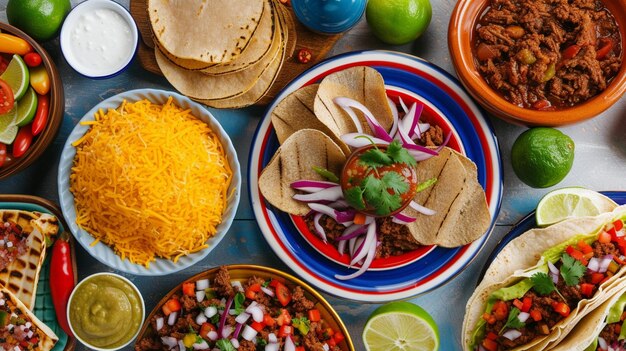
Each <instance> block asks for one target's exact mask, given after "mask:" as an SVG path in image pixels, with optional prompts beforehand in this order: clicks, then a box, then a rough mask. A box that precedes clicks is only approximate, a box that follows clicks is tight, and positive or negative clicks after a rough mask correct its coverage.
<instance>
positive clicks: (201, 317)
mask: <svg viewBox="0 0 626 351" xmlns="http://www.w3.org/2000/svg"><path fill="white" fill-rule="evenodd" d="M208 320H209V319H208V318H207V317H206V316H205V315H204V314H202V313H198V315H197V316H196V324H197V325H202V324H204V323H206V322H207V321H208Z"/></svg>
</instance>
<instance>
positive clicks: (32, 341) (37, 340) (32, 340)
mask: <svg viewBox="0 0 626 351" xmlns="http://www.w3.org/2000/svg"><path fill="white" fill-rule="evenodd" d="M38 342H39V338H38V337H33V338H31V339H30V343H31V344H33V345H37V343H38Z"/></svg>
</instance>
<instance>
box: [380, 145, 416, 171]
mask: <svg viewBox="0 0 626 351" xmlns="http://www.w3.org/2000/svg"><path fill="white" fill-rule="evenodd" d="M387 155H389V157H391V159H392V160H393V161H394V162H396V163H404V164H407V165H409V166H415V165H416V164H417V162H416V161H415V158H414V157H413V156H411V154H409V151H408V150H407V149H405V148H403V147H402V144H400V142H399V141H398V140H394V141H392V142H391V143H390V144H389V146H387Z"/></svg>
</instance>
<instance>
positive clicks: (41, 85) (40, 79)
mask: <svg viewBox="0 0 626 351" xmlns="http://www.w3.org/2000/svg"><path fill="white" fill-rule="evenodd" d="M30 86H32V87H33V89H35V91H36V92H37V94H39V95H46V94H48V92H49V91H50V76H48V71H46V67H44V66H39V67H33V68H31V69H30Z"/></svg>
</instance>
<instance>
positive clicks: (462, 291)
mask: <svg viewBox="0 0 626 351" xmlns="http://www.w3.org/2000/svg"><path fill="white" fill-rule="evenodd" d="M79 2H81V1H80V0H72V5H76V4H77V3H79ZM118 2H120V3H121V4H122V5H124V6H128V0H118ZM6 3H7V0H0V20H2V21H6V13H5V8H6ZM431 3H432V6H433V19H432V22H431V24H430V27H429V28H428V30H427V32H426V33H425V34H424V35H423V36H422V37H421V38H419V39H418V40H417V41H415V42H414V43H412V44H407V45H404V46H390V45H386V44H384V43H382V42H380V41H379V40H377V39H376V38H375V37H373V36H372V34H371V33H370V31H369V29H368V27H367V24H366V23H365V20H364V19H363V20H362V21H361V22H360V23H359V24H358V25H357V26H356V27H355V28H353V29H352V30H351V31H349V32H348V33H346V35H345V36H344V37H343V38H342V39H341V40H340V41H339V42H338V44H337V45H336V46H335V48H334V49H333V50H332V52H331V55H333V54H338V53H342V52H346V51H352V50H362V49H386V50H396V51H402V52H406V53H411V54H413V55H416V56H420V57H422V58H425V59H427V60H430V61H431V62H434V63H435V64H437V65H439V66H441V67H442V68H444V69H445V70H447V71H448V72H451V73H454V69H453V68H452V63H451V61H450V57H449V53H448V48H447V44H446V33H447V26H448V20H449V17H450V13H451V12H452V8H453V7H454V5H455V3H456V1H454V0H431ZM45 47H46V49H47V50H48V51H49V52H50V54H51V55H52V57H53V59H54V61H55V62H56V64H57V65H58V67H59V71H60V74H61V77H62V79H63V83H64V88H65V96H66V111H65V119H64V121H63V125H62V126H61V130H60V132H59V135H58V136H57V138H56V140H55V141H54V143H53V145H52V146H51V147H50V148H49V149H48V150H47V151H46V152H45V153H44V154H43V156H42V157H41V158H40V159H39V160H38V161H37V162H36V163H35V164H33V165H32V166H30V167H29V168H28V169H27V170H25V171H23V172H21V173H20V174H18V175H16V176H13V177H12V178H9V179H6V180H2V181H0V193H15V194H32V195H37V196H41V197H44V198H46V199H50V200H53V201H56V202H58V194H57V166H58V163H59V155H60V152H61V148H62V146H63V144H64V142H65V139H66V138H67V136H68V135H69V133H70V131H71V130H72V128H73V127H74V125H75V124H76V123H77V122H78V120H79V119H80V118H81V117H82V116H83V115H84V113H85V112H87V111H88V110H89V109H91V108H92V107H93V106H94V105H96V104H97V103H99V102H100V101H102V100H103V99H105V98H108V97H110V96H112V95H115V94H117V93H120V92H123V91H126V90H130V89H137V88H160V89H169V90H171V89H172V88H171V86H170V85H169V84H168V83H167V81H165V80H164V79H163V78H161V77H159V76H156V75H154V74H151V73H148V72H146V71H145V70H143V69H142V68H141V67H140V66H139V64H138V63H137V62H134V63H133V64H132V65H131V67H130V69H128V70H127V71H126V72H124V73H123V74H122V75H119V76H117V77H114V78H111V79H106V80H90V79H86V78H84V77H81V76H79V75H78V74H77V73H76V72H74V71H73V70H72V69H71V68H70V67H69V66H68V65H67V63H66V62H65V61H64V59H63V57H62V55H61V52H60V49H59V42H58V39H57V40H54V41H51V42H49V43H46V44H45ZM211 112H212V113H213V114H214V115H215V116H216V117H217V119H218V120H219V121H220V123H222V125H223V127H224V129H225V130H226V131H227V132H228V134H229V135H230V136H231V138H232V140H233V143H234V145H235V147H236V149H237V152H238V157H239V160H240V162H241V166H242V174H243V175H244V176H243V180H244V181H243V187H242V194H241V199H242V200H241V203H240V206H239V210H238V212H237V216H236V220H235V222H234V224H233V226H232V227H231V229H230V232H229V233H228V235H227V236H226V238H225V239H224V240H223V241H222V242H221V243H220V244H219V246H218V247H217V248H216V249H215V250H214V251H213V252H212V253H211V254H210V255H209V257H207V258H206V259H204V260H203V261H201V262H200V263H199V264H196V265H195V266H193V267H190V268H188V269H186V270H184V271H182V272H180V273H176V274H173V275H168V276H164V277H158V278H145V277H136V276H128V275H127V277H128V278H129V279H131V280H132V281H133V282H134V283H135V284H137V285H138V286H139V287H140V289H141V291H142V293H143V295H144V298H145V300H146V308H147V309H148V310H151V309H152V308H153V307H154V305H155V304H156V302H157V301H158V300H159V299H160V298H161V297H162V296H163V295H164V294H165V293H167V292H168V291H169V290H170V289H172V288H173V287H174V286H176V285H177V284H179V283H180V282H181V281H183V280H184V279H185V278H187V277H189V276H191V275H194V274H196V273H198V272H200V271H204V270H206V269H207V268H210V267H214V266H216V265H221V264H234V263H254V264H260V265H267V266H272V267H275V268H278V269H281V270H284V271H287V272H290V269H289V268H288V267H286V266H285V265H284V264H283V263H282V262H281V261H280V260H279V259H278V258H277V257H276V255H275V254H274V253H273V251H272V249H271V248H270V247H269V246H268V244H267V243H266V242H265V240H264V239H263V236H262V234H261V232H260V231H259V228H258V227H257V224H256V221H255V219H254V216H253V214H252V209H251V208H250V204H249V201H248V190H247V188H248V184H247V182H246V177H245V175H246V172H247V160H248V152H249V149H250V143H251V140H252V135H253V133H254V130H255V128H256V126H257V124H258V123H259V121H260V119H261V117H262V116H263V114H264V108H263V107H250V108H246V109H242V110H213V109H211ZM491 122H492V123H493V125H494V128H495V132H496V135H497V137H498V140H499V144H500V152H501V155H502V165H503V171H504V196H503V201H502V209H501V211H500V214H499V216H498V218H497V223H496V226H495V228H494V231H493V233H492V234H491V237H490V239H489V240H488V242H487V244H486V245H485V247H484V248H483V250H482V251H481V253H480V254H479V255H478V256H477V257H476V259H475V260H474V261H473V262H472V263H471V264H470V265H469V266H468V267H467V269H465V271H463V272H462V273H461V274H459V275H458V276H457V277H456V278H454V279H453V280H451V281H450V282H449V283H448V284H446V285H444V286H443V287H440V288H438V289H436V290H435V291H433V292H431V293H428V294H425V295H422V296H419V297H416V298H413V299H411V300H410V301H411V302H414V303H416V304H419V305H421V306H422V307H424V308H425V309H426V310H427V311H428V312H430V313H431V314H432V316H433V317H434V319H435V321H436V322H437V324H438V325H439V330H440V335H441V341H442V345H441V350H446V351H448V350H460V349H461V346H460V345H461V344H460V343H461V335H460V334H461V321H462V319H463V314H464V311H465V303H466V301H467V299H468V298H469V296H470V294H471V293H472V291H473V287H474V286H475V284H476V280H477V275H478V273H479V272H480V270H481V269H482V267H483V265H484V262H485V260H486V258H487V256H488V255H489V253H490V252H491V250H492V249H493V247H494V246H495V245H496V244H497V243H498V241H499V240H500V238H502V236H504V235H505V234H506V233H507V232H508V231H509V230H510V228H511V226H512V225H513V224H515V223H516V222H517V221H518V220H520V219H521V218H522V217H523V216H524V215H525V214H527V213H528V212H529V211H531V210H533V209H534V208H535V206H536V205H537V202H538V201H539V199H540V198H541V196H543V195H544V194H545V193H547V192H548V191H550V190H554V189H555V188H559V187H564V186H584V187H587V188H590V189H594V190H626V98H622V100H621V101H620V102H618V103H617V104H616V105H614V106H613V107H612V108H611V109H609V110H608V111H606V112H605V113H603V114H602V115H601V116H599V117H597V118H595V119H593V120H590V121H587V122H584V123H580V124H577V125H573V126H568V127H564V128H560V130H562V131H563V132H564V133H566V134H568V135H569V136H570V137H571V138H572V139H574V141H575V143H576V157H575V160H574V166H573V168H572V170H571V172H570V173H569V175H568V176H567V177H566V178H565V180H564V181H563V182H561V183H560V184H558V185H557V186H556V187H553V188H548V189H532V188H529V187H528V186H526V185H524V184H523V183H522V182H520V181H519V179H517V177H516V176H515V174H514V173H513V171H512V168H511V164H510V150H511V145H512V144H513V141H514V140H515V138H516V137H517V136H518V135H519V134H520V133H522V132H523V131H524V130H525V128H524V127H521V126H515V125H511V124H508V123H505V122H502V121H500V120H499V119H496V118H491ZM77 252H78V269H79V276H80V277H81V278H82V277H85V276H87V275H89V274H92V273H95V272H100V271H111V269H109V268H108V267H106V266H104V265H102V264H100V263H99V262H97V261H96V260H95V259H93V258H92V257H91V256H90V255H89V254H88V253H87V252H85V251H84V250H83V249H82V248H79V249H78V250H77ZM325 296H326V297H327V298H328V300H329V301H330V303H331V304H332V305H333V306H334V307H335V309H336V310H337V312H338V313H339V314H340V315H341V317H342V318H343V320H344V322H345V323H346V325H347V326H348V328H349V330H350V334H351V336H352V338H353V340H354V344H355V346H356V349H357V350H363V349H364V347H363V343H362V341H361V332H362V330H363V326H364V324H365V321H366V320H367V317H368V316H369V314H370V313H371V312H372V311H373V310H374V309H375V308H376V307H378V305H375V304H360V303H355V302H350V301H346V300H343V299H340V298H335V297H332V296H329V295H325ZM127 349H128V350H131V347H128V348H127ZM78 350H87V348H85V347H84V346H78Z"/></svg>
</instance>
